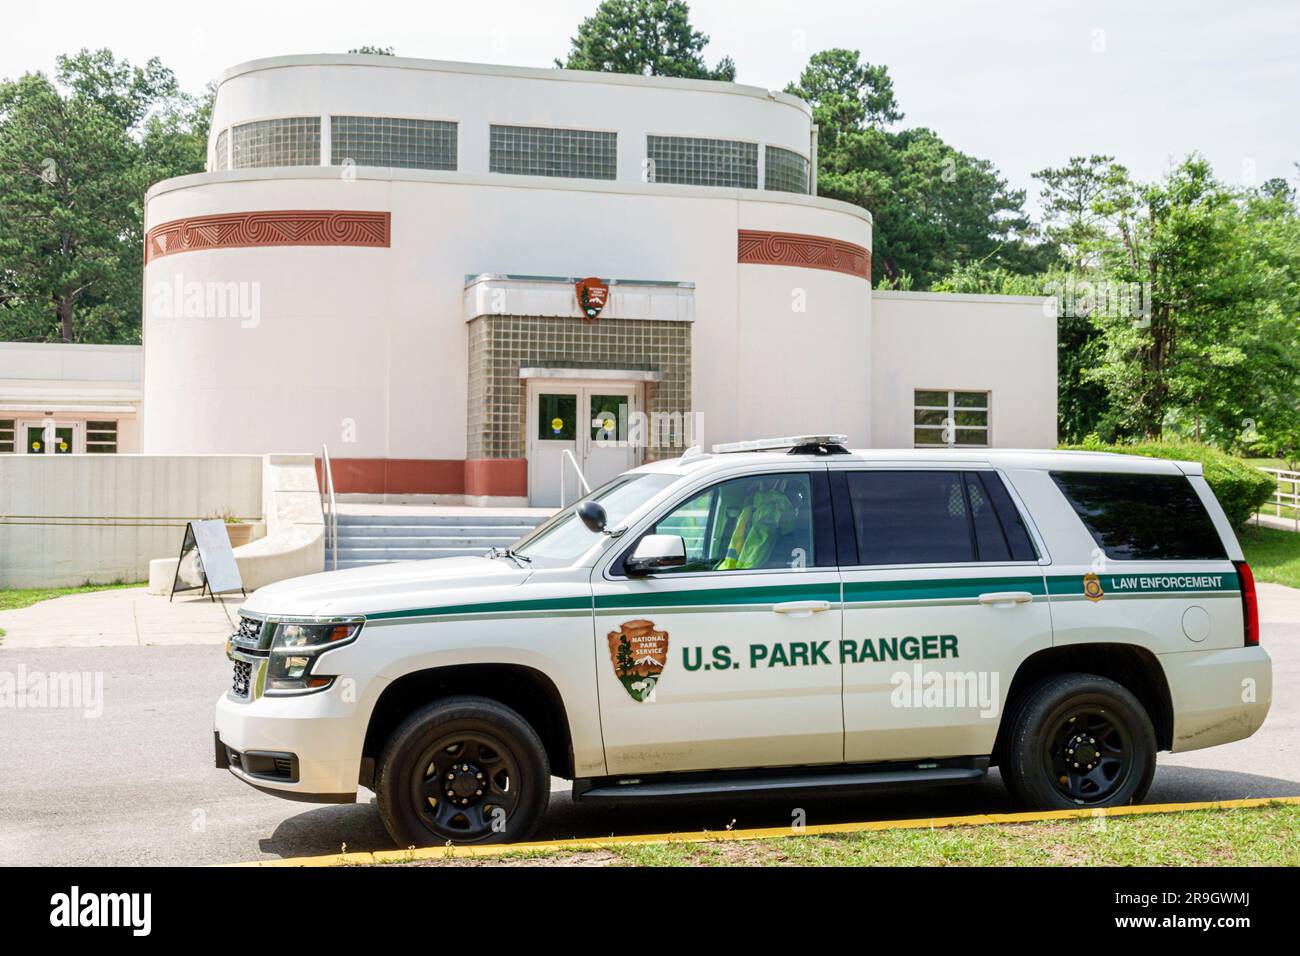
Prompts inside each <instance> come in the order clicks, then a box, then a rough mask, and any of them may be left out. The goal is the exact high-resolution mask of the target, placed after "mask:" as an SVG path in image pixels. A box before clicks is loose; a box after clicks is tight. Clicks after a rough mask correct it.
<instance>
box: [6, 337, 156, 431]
mask: <svg viewBox="0 0 1300 956" xmlns="http://www.w3.org/2000/svg"><path fill="white" fill-rule="evenodd" d="M143 361H144V357H143V354H142V350H141V348H140V346H138V345H76V344H71V345H69V344H62V343H44V342H0V455H7V454H19V455H21V454H26V455H78V454H90V455H96V454H119V453H123V452H138V451H139V450H140V428H139V412H140V402H141V394H140V371H141V366H142V364H143Z"/></svg>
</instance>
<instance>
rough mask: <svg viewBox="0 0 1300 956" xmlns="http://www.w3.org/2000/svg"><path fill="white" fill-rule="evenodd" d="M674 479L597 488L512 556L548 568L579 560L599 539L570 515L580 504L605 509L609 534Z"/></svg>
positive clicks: (644, 478)
mask: <svg viewBox="0 0 1300 956" xmlns="http://www.w3.org/2000/svg"><path fill="white" fill-rule="evenodd" d="M678 477H679V476H678V475H653V474H642V475H620V476H619V477H617V478H615V479H614V480H613V481H611V482H609V483H608V484H604V485H601V486H600V487H599V488H597V489H596V490H595V491H593V492H592V493H591V494H589V495H587V497H585V498H580V499H579V500H578V501H575V502H574V503H573V504H571V505H569V507H567V508H565V509H564V510H563V511H560V512H558V513H556V514H555V515H553V516H552V517H551V518H550V519H549V520H547V521H546V522H544V523H543V524H541V525H538V527H537V528H536V529H534V530H533V531H532V532H531V533H530V534H528V535H527V536H525V537H524V538H523V539H522V540H521V541H520V542H519V544H518V545H516V546H515V548H514V551H515V553H516V554H518V555H520V556H522V557H525V558H528V559H529V560H530V561H541V562H543V563H545V564H548V565H551V566H563V565H567V564H572V563H573V562H574V561H576V560H577V559H578V558H580V557H582V555H583V554H585V553H586V552H587V549H588V548H590V547H591V546H592V545H593V544H595V543H596V539H597V538H598V537H599V535H598V534H597V532H594V531H589V530H587V526H586V525H584V524H583V523H582V522H581V521H579V520H578V516H577V515H576V514H575V513H574V512H575V511H576V509H577V507H578V505H579V504H581V503H582V502H583V501H598V502H600V504H601V505H602V506H603V507H604V509H605V515H606V524H605V526H606V527H607V528H609V529H610V530H611V531H612V530H613V529H615V528H617V527H619V525H620V524H622V522H623V521H624V520H625V519H626V518H627V516H628V515H630V514H632V512H634V511H636V510H637V509H638V508H640V507H641V506H642V505H643V504H645V503H646V502H647V501H649V500H650V499H651V498H653V497H654V496H655V495H657V494H659V492H661V491H663V490H664V489H665V488H667V487H668V486H669V485H671V484H672V483H673V482H674V481H676V480H677V479H678Z"/></svg>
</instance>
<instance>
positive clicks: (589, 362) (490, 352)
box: [466, 315, 691, 460]
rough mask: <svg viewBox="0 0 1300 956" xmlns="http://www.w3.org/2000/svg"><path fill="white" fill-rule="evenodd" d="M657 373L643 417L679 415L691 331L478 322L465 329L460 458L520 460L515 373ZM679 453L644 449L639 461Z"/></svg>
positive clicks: (520, 402) (616, 324) (520, 399)
mask: <svg viewBox="0 0 1300 956" xmlns="http://www.w3.org/2000/svg"><path fill="white" fill-rule="evenodd" d="M537 367H551V368H579V369H581V368H590V369H630V370H635V371H651V372H659V373H660V375H661V376H662V378H661V379H660V380H659V381H657V382H649V383H647V384H646V388H645V412H646V413H647V414H652V413H654V412H669V413H671V412H680V413H681V414H682V416H683V418H684V417H685V416H686V414H687V412H688V411H689V408H690V403H691V324H690V323H689V322H665V321H662V320H657V319H653V320H652V319H598V320H596V321H595V322H587V321H584V320H583V319H574V318H563V317H539V316H524V315H481V316H479V317H478V318H476V319H474V320H473V321H471V322H470V324H469V429H468V448H467V449H466V457H467V458H470V459H479V458H523V457H524V455H525V448H526V442H525V435H524V429H525V423H526V421H527V415H528V408H527V405H526V391H525V389H526V387H527V383H526V382H524V380H523V379H521V378H520V377H519V370H520V369H521V368H537ZM683 450H684V449H680V448H678V449H673V448H647V449H646V450H645V457H646V460H654V459H656V458H672V457H675V456H677V455H680V454H681V453H682V451H683Z"/></svg>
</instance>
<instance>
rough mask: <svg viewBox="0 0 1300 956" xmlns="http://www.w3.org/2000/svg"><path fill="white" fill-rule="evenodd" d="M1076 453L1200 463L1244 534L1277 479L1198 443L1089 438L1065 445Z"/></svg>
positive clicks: (1212, 486) (1230, 515) (1230, 518)
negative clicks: (1106, 441) (1128, 442)
mask: <svg viewBox="0 0 1300 956" xmlns="http://www.w3.org/2000/svg"><path fill="white" fill-rule="evenodd" d="M1061 447H1062V448H1066V449H1072V450H1076V451H1111V452H1116V453H1118V454H1121V455H1145V456H1147V457H1149V458H1172V459H1173V460H1175V461H1199V462H1200V463H1201V465H1202V466H1203V467H1204V470H1205V480H1206V482H1207V483H1208V484H1209V486H1210V487H1211V488H1212V489H1213V490H1214V496H1215V497H1216V498H1218V499H1219V504H1221V505H1223V510H1224V513H1225V514H1227V516H1228V520H1229V521H1230V522H1232V527H1233V528H1234V529H1236V530H1237V531H1240V530H1241V529H1242V528H1244V527H1245V526H1246V522H1247V521H1249V520H1250V518H1251V516H1252V515H1253V514H1254V513H1255V512H1256V511H1258V510H1259V507H1260V505H1262V504H1263V503H1264V502H1266V501H1268V500H1269V499H1270V498H1271V497H1272V496H1273V488H1274V482H1273V479H1272V478H1270V477H1269V476H1268V475H1266V474H1264V472H1262V471H1260V470H1259V469H1258V468H1256V467H1255V466H1254V465H1251V464H1249V463H1247V462H1245V461H1243V460H1242V459H1240V458H1234V457H1233V456H1232V455H1229V454H1226V453H1224V452H1221V451H1219V450H1218V449H1217V448H1211V447H1210V446H1209V445H1202V444H1198V443H1197V442H1191V441H1187V442H1172V441H1169V442H1160V441H1153V442H1144V443H1142V444H1137V445H1106V444H1103V443H1102V442H1100V441H1097V440H1095V439H1094V436H1092V435H1089V436H1088V438H1087V439H1085V441H1084V444H1082V445H1062V446H1061Z"/></svg>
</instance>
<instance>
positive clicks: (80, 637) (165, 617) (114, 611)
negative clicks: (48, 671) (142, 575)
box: [0, 587, 244, 650]
mask: <svg viewBox="0 0 1300 956" xmlns="http://www.w3.org/2000/svg"><path fill="white" fill-rule="evenodd" d="M243 603H244V598H243V595H240V594H227V595H225V596H218V598H217V600H216V601H213V600H212V599H211V598H208V597H199V596H198V592H197V591H195V592H192V593H182V594H177V595H176V598H175V600H173V601H172V602H171V603H170V604H169V603H167V598H166V597H165V596H160V595H157V594H149V593H148V592H147V591H146V590H145V589H144V588H143V587H139V588H121V589H117V590H112V591H92V592H90V593H88V594H69V595H67V596H66V597H60V598H54V599H53V600H50V601H38V602H37V603H35V604H33V605H31V606H30V607H23V608H18V609H17V610H13V611H0V630H3V631H5V635H4V636H3V637H0V648H4V649H6V650H13V649H17V648H24V647H139V646H145V645H151V644H222V643H224V642H225V640H226V638H227V637H229V636H230V634H231V632H232V631H234V629H235V626H236V624H237V620H238V612H239V608H240V606H241V605H242V604H243Z"/></svg>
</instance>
